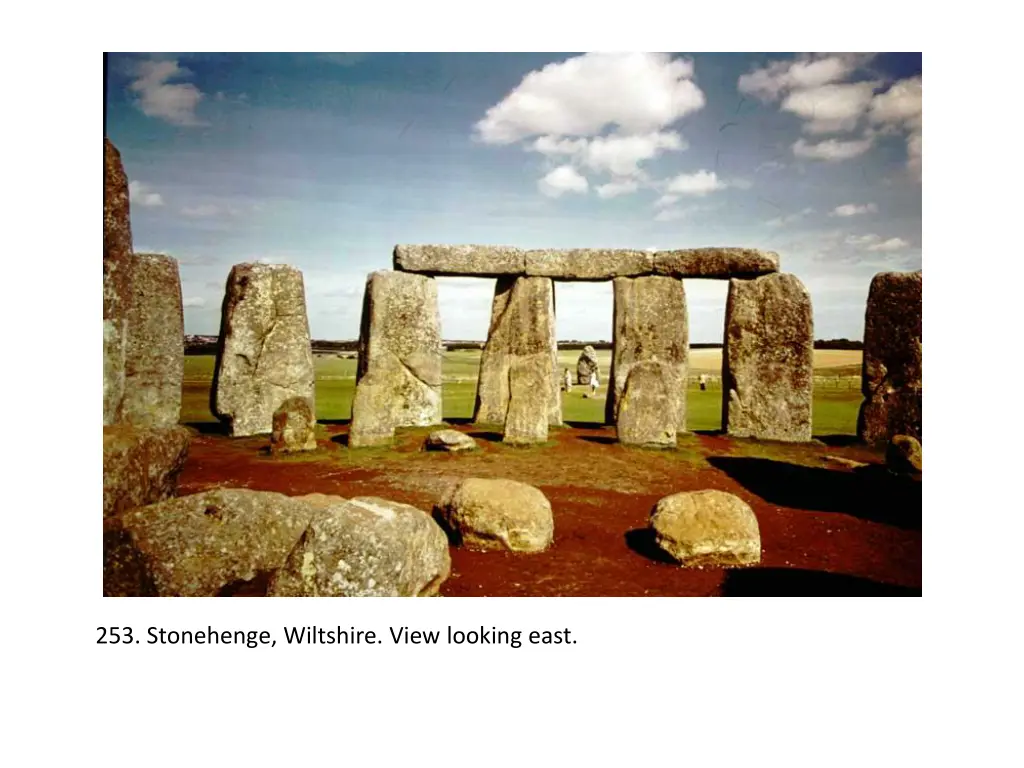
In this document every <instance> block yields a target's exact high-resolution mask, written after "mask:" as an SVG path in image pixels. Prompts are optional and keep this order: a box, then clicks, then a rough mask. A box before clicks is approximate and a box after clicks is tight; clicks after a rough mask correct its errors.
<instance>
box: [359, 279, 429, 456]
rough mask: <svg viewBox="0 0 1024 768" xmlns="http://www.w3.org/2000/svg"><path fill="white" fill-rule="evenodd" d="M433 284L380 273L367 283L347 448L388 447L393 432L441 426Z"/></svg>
mask: <svg viewBox="0 0 1024 768" xmlns="http://www.w3.org/2000/svg"><path fill="white" fill-rule="evenodd" d="M441 351H442V347H441V314H440V310H439V309H438V304H437V282H436V281H435V280H434V279H433V278H431V277H425V276H423V275H417V274H411V273H407V272H389V271H386V270H384V271H380V272H374V273H372V274H371V275H370V276H369V278H368V279H367V281H366V292H365V294H364V296H363V318H362V325H361V327H360V331H359V366H358V369H357V372H356V394H355V399H354V400H353V402H352V427H351V429H350V431H349V443H348V444H349V447H350V448H362V447H366V446H373V445H385V444H387V443H389V442H391V440H392V438H393V437H394V434H395V427H409V426H413V427H424V426H429V425H431V424H439V423H440V422H441V359H442V355H441Z"/></svg>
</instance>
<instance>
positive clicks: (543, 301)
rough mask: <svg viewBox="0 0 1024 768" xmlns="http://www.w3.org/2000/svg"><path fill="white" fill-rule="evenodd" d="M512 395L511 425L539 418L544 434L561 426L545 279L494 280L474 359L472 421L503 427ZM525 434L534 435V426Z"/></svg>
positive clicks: (550, 294) (550, 308)
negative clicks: (482, 336)
mask: <svg viewBox="0 0 1024 768" xmlns="http://www.w3.org/2000/svg"><path fill="white" fill-rule="evenodd" d="M545 371H546V373H545ZM519 378H523V382H521V384H522V385H520V384H518V383H517V380H518V379H519ZM516 393H519V395H520V396H519V397H518V398H517V404H516V414H515V417H514V419H513V421H514V423H515V424H516V425H518V424H526V423H527V422H529V423H533V424H539V420H540V414H545V417H546V423H545V425H544V429H543V431H544V434H545V435H546V434H547V425H549V424H561V423H562V398H561V393H560V391H559V383H558V345H557V342H556V340H555V300H554V288H553V286H552V284H551V280H549V279H548V278H546V277H521V278H499V279H498V280H497V283H496V285H495V287H494V302H493V304H492V306H491V326H490V331H489V332H488V334H487V343H486V344H485V345H484V350H483V354H482V355H481V357H480V377H479V382H478V385H477V396H476V407H475V409H474V417H473V418H474V421H477V422H479V423H483V424H504V423H505V421H506V417H507V416H508V411H509V403H510V401H511V399H512V397H513V395H514V394H516ZM527 432H530V433H533V434H537V433H539V427H531V428H530V429H528V430H527ZM543 439H546V437H545V438H543Z"/></svg>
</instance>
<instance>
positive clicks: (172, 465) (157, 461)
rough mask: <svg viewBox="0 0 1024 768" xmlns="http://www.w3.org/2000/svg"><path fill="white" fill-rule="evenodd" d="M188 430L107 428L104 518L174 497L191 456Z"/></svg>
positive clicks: (104, 436)
mask: <svg viewBox="0 0 1024 768" xmlns="http://www.w3.org/2000/svg"><path fill="white" fill-rule="evenodd" d="M190 441H191V436H190V434H189V431H188V429H186V428H185V427H180V426H174V427H170V428H166V429H164V428H158V427H135V426H132V425H130V424H113V425H110V426H105V427H104V428H103V517H104V519H106V518H110V517H116V516H118V515H119V514H121V513H122V512H124V511H125V510H128V509H131V508H132V507H139V506H144V505H146V504H153V503H155V502H158V501H163V500H164V499H167V498H170V497H171V496H173V495H174V494H175V492H176V491H177V488H178V475H179V474H180V473H181V468H182V467H183V466H184V464H185V459H186V458H187V457H188V446H189V442H190Z"/></svg>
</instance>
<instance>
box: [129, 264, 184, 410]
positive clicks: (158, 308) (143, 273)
mask: <svg viewBox="0 0 1024 768" xmlns="http://www.w3.org/2000/svg"><path fill="white" fill-rule="evenodd" d="M184 374H185V325H184V316H183V314H182V303H181V279H180V277H179V275H178V262H177V261H175V260H174V259H172V258H171V257H170V256H163V255H160V254H150V253H140V254H137V255H136V256H135V264H134V266H133V268H132V302H131V307H130V308H129V310H128V330H127V343H126V346H125V385H124V408H123V411H124V420H125V421H127V422H129V423H131V424H136V425H139V426H149V427H171V426H174V425H175V424H177V423H178V419H179V418H180V417H181V383H182V379H183V377H184Z"/></svg>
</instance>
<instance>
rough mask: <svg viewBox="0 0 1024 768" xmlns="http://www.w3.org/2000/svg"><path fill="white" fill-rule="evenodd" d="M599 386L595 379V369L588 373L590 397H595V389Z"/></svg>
mask: <svg viewBox="0 0 1024 768" xmlns="http://www.w3.org/2000/svg"><path fill="white" fill-rule="evenodd" d="M599 386H601V382H600V380H599V379H598V378H597V369H596V368H595V369H594V370H593V371H591V372H590V396H591V397H596V396H597V388H598V387H599Z"/></svg>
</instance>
